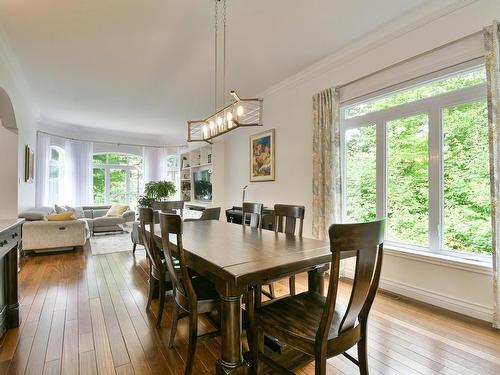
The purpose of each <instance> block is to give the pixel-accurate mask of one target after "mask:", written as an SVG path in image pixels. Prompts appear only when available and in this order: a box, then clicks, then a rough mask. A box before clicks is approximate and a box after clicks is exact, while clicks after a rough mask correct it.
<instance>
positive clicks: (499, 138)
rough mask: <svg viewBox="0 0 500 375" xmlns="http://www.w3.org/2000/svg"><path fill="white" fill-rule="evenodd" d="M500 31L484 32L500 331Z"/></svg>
mask: <svg viewBox="0 0 500 375" xmlns="http://www.w3.org/2000/svg"><path fill="white" fill-rule="evenodd" d="M499 34H500V30H499V28H498V23H497V22H496V21H495V22H493V25H492V26H490V27H487V28H485V29H484V37H485V38H484V39H485V49H486V75H487V80H488V120H489V140H490V176H491V206H492V210H491V212H492V218H491V222H492V227H493V292H494V302H493V326H494V327H495V328H499V329H500V277H499V276H500V275H499V273H500V247H499V246H500V218H499V216H498V212H497V207H498V202H499V201H500V175H499V173H500V42H499V39H500V35H499Z"/></svg>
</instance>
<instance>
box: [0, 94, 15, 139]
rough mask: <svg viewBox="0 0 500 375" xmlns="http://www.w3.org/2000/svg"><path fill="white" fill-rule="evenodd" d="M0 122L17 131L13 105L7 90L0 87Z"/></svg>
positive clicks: (5, 126)
mask: <svg viewBox="0 0 500 375" xmlns="http://www.w3.org/2000/svg"><path fill="white" fill-rule="evenodd" d="M0 124H1V125H2V126H3V127H4V128H7V129H10V130H12V131H14V132H16V133H17V124H16V116H15V114H14V107H12V102H11V101H10V98H9V95H8V94H7V92H6V91H5V90H4V89H3V88H1V87H0Z"/></svg>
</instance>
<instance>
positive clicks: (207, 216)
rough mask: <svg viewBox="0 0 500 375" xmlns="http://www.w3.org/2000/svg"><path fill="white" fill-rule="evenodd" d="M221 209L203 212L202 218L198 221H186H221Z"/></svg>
mask: <svg viewBox="0 0 500 375" xmlns="http://www.w3.org/2000/svg"><path fill="white" fill-rule="evenodd" d="M219 218H220V207H212V208H207V209H205V210H203V211H202V213H201V217H200V218H198V219H185V220H184V221H185V222H186V221H206V220H219Z"/></svg>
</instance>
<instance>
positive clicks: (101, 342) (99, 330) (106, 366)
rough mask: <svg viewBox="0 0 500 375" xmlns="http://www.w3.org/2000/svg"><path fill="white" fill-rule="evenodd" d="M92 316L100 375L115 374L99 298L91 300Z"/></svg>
mask: <svg viewBox="0 0 500 375" xmlns="http://www.w3.org/2000/svg"><path fill="white" fill-rule="evenodd" d="M90 315H91V317H92V332H93V335H94V346H95V357H96V363H97V369H98V371H99V374H100V375H109V374H115V367H114V365H113V356H112V354H111V348H110V345H109V337H108V334H107V331H106V323H105V320H104V316H103V313H102V309H101V302H100V300H99V299H98V298H92V299H91V300H90ZM87 353H89V352H87ZM82 355H83V354H82ZM82 355H80V357H82Z"/></svg>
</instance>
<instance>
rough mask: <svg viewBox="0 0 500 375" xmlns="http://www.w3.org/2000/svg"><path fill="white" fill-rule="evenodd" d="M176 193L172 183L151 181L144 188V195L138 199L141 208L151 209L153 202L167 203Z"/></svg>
mask: <svg viewBox="0 0 500 375" xmlns="http://www.w3.org/2000/svg"><path fill="white" fill-rule="evenodd" d="M175 192H176V189H175V185H174V183H173V182H171V181H150V182H148V183H147V184H146V186H145V187H144V194H143V195H141V196H140V197H139V199H138V204H139V206H140V207H151V206H152V205H153V202H157V201H165V200H167V199H168V198H169V197H171V196H172V195H174V194H175Z"/></svg>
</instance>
